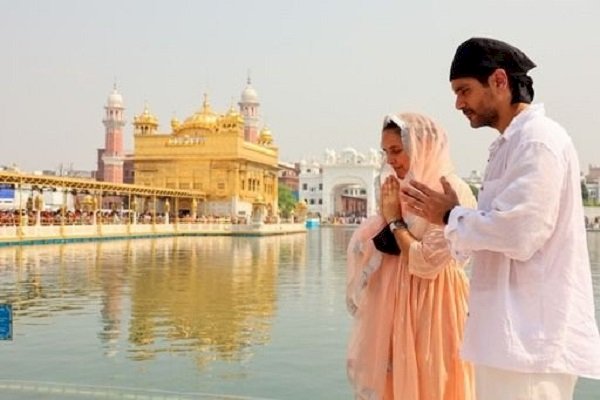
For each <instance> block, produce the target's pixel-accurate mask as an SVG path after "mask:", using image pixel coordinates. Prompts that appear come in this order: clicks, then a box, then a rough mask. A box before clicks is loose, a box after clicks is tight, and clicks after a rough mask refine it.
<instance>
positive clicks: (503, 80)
mask: <svg viewBox="0 0 600 400" xmlns="http://www.w3.org/2000/svg"><path fill="white" fill-rule="evenodd" d="M489 83H490V85H492V86H493V87H495V88H498V89H504V88H506V89H508V75H507V74H506V71H505V70H504V69H503V68H498V69H496V70H495V71H494V72H492V75H490V79H489Z"/></svg>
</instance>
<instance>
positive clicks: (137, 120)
mask: <svg viewBox="0 0 600 400" xmlns="http://www.w3.org/2000/svg"><path fill="white" fill-rule="evenodd" d="M133 123H134V124H136V125H139V124H145V125H153V126H158V119H157V118H156V117H155V116H154V115H153V114H152V113H151V112H150V110H149V109H148V105H145V106H144V112H143V113H141V114H140V115H137V116H135V117H133Z"/></svg>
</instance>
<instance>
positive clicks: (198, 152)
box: [133, 95, 278, 216]
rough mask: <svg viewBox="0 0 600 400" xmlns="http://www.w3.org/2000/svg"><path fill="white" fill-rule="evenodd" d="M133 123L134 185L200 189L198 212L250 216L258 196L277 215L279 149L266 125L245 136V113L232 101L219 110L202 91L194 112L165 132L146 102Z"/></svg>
mask: <svg viewBox="0 0 600 400" xmlns="http://www.w3.org/2000/svg"><path fill="white" fill-rule="evenodd" d="M241 105H242V103H240V107H241ZM133 125H134V154H133V161H134V168H135V175H134V176H135V178H134V179H135V184H136V185H143V186H152V187H163V188H169V189H180V190H198V191H201V192H204V193H205V194H206V197H205V199H203V201H202V203H199V204H198V205H197V207H198V209H197V210H195V211H197V212H198V214H199V215H201V214H204V215H217V216H240V215H245V216H250V215H251V214H252V210H253V204H255V203H257V202H259V201H260V202H264V203H266V212H267V215H271V216H274V215H277V172H278V149H277V147H276V146H275V145H274V144H273V138H272V135H271V132H270V131H269V129H268V128H266V127H265V128H263V130H262V131H261V132H260V135H258V136H257V137H256V139H251V138H249V137H248V136H245V129H246V130H248V126H247V123H246V122H245V118H244V115H242V114H240V112H238V111H237V110H235V109H234V108H233V107H231V108H230V109H229V111H227V112H226V113H225V114H222V115H220V114H217V113H216V112H214V111H213V110H212V108H211V105H210V103H209V101H208V98H207V96H206V95H205V96H204V102H203V104H202V108H201V109H200V110H199V111H198V112H196V113H195V114H193V115H192V116H190V117H189V118H187V119H185V120H184V121H183V122H180V121H179V120H177V119H176V118H173V120H172V121H171V132H169V133H159V132H158V130H157V128H158V120H157V118H156V117H154V116H153V115H152V113H151V112H150V111H149V110H148V107H147V106H146V107H145V109H144V111H143V113H142V114H140V115H138V116H136V117H135V118H134V122H133ZM192 207H193V205H192V203H191V201H190V202H189V204H187V203H182V204H180V209H181V210H185V209H188V210H190V211H192V210H191V209H192Z"/></svg>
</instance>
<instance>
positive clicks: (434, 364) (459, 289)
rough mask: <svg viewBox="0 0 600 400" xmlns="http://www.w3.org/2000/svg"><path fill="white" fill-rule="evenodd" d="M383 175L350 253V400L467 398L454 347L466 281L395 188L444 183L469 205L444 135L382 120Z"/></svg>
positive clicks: (438, 232) (467, 380) (431, 228)
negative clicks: (374, 210) (372, 210)
mask: <svg viewBox="0 0 600 400" xmlns="http://www.w3.org/2000/svg"><path fill="white" fill-rule="evenodd" d="M381 147H382V149H383V152H384V153H385V161H386V162H387V165H386V167H387V169H389V167H391V169H393V171H390V172H391V175H390V176H388V177H387V179H385V178H384V177H382V179H383V181H382V187H381V191H380V195H379V196H380V197H381V200H380V210H379V214H378V215H375V216H372V217H369V218H368V219H366V220H365V221H363V222H362V224H361V225H360V226H359V228H358V229H357V230H356V231H355V232H354V234H353V235H352V238H351V240H350V243H349V245H348V285H347V305H348V309H349V311H350V313H351V314H352V315H353V316H354V322H355V323H354V328H353V332H352V335H351V338H350V343H349V349H348V360H347V372H348V377H349V379H350V381H351V383H352V386H353V389H354V394H355V396H356V398H358V399H386V400H393V399H410V400H419V399H421V400H471V399H473V398H474V386H473V381H474V377H473V371H472V367H471V366H470V365H469V364H468V363H466V362H463V361H462V360H461V359H460V357H459V354H458V349H459V347H460V343H461V340H462V335H463V326H464V322H465V318H466V303H467V295H468V282H467V277H466V275H465V272H464V270H463V265H464V264H462V263H459V262H457V261H456V260H455V259H454V258H453V257H452V255H451V253H450V249H449V247H448V243H447V241H446V239H445V238H444V234H443V230H442V229H441V228H440V227H439V226H437V225H434V224H430V223H428V222H427V221H426V220H424V219H422V218H418V217H416V216H415V215H413V214H411V213H408V212H406V211H404V210H403V206H402V204H401V203H400V181H399V180H404V179H407V178H408V177H413V178H417V179H419V180H421V181H425V182H428V183H429V184H431V185H439V179H440V177H442V176H445V177H446V178H447V179H448V180H449V181H450V182H451V183H452V185H453V187H454V188H455V190H456V191H457V192H458V193H460V199H461V204H463V205H464V206H468V207H472V206H474V205H475V198H474V196H473V194H472V192H471V189H470V188H469V186H468V185H467V184H466V183H465V182H463V181H462V180H461V179H460V178H458V177H457V176H456V175H455V174H454V168H453V166H452V162H451V160H450V153H449V149H448V140H447V137H446V133H445V131H444V130H443V129H442V127H440V126H439V125H437V124H436V123H435V122H433V121H432V120H431V119H429V118H428V117H425V116H422V115H418V114H400V115H390V116H388V117H386V118H385V121H384V125H383V131H382V134H381Z"/></svg>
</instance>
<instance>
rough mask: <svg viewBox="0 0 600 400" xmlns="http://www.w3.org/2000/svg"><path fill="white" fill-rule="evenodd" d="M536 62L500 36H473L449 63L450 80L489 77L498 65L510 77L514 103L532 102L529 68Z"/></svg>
mask: <svg viewBox="0 0 600 400" xmlns="http://www.w3.org/2000/svg"><path fill="white" fill-rule="evenodd" d="M535 67H536V65H535V63H534V62H533V61H531V59H530V58H529V57H527V55H525V53H523V52H522V51H521V50H519V49H517V48H516V47H514V46H512V45H510V44H508V43H505V42H503V41H500V40H496V39H490V38H471V39H469V40H467V41H465V42H463V43H462V44H461V45H460V46H458V48H457V49H456V54H455V55H454V59H453V60H452V64H451V66H450V80H451V81H452V80H454V79H458V78H480V77H484V78H486V77H488V76H490V74H491V73H492V72H494V71H495V70H496V69H498V68H502V69H504V70H505V71H506V74H507V75H508V77H509V81H510V86H511V91H512V103H513V104H514V103H531V101H532V100H533V96H534V91H533V80H532V79H531V77H530V76H528V75H527V72H528V71H529V70H531V69H533V68H535Z"/></svg>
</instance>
